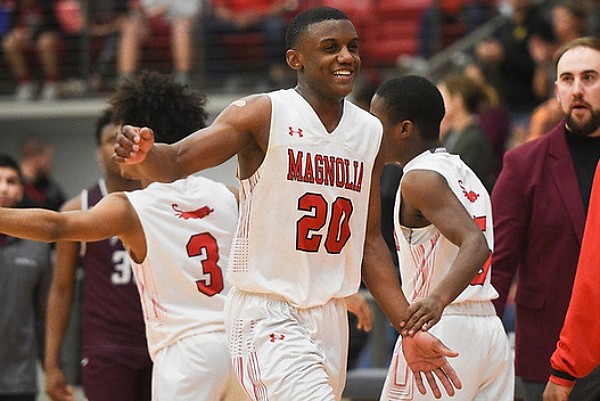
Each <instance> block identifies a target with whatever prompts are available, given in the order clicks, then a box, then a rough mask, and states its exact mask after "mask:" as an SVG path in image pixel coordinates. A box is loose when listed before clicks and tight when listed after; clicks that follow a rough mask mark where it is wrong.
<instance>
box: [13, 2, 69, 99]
mask: <svg viewBox="0 0 600 401" xmlns="http://www.w3.org/2000/svg"><path fill="white" fill-rule="evenodd" d="M14 4H15V8H14V10H13V12H12V15H11V19H10V24H9V31H8V33H7V34H6V35H5V36H4V37H3V39H2V49H3V50H4V54H5V57H6V60H7V62H8V65H9V67H10V68H11V70H12V73H13V74H14V75H15V77H16V78H17V81H18V84H17V90H16V93H15V98H16V100H19V101H28V100H32V99H33V98H34V97H35V96H36V92H37V88H36V86H35V85H34V83H33V80H32V73H31V72H30V67H29V66H28V63H27V52H28V51H30V50H32V49H33V50H35V52H36V55H37V58H38V59H39V62H40V64H41V67H42V72H43V79H44V85H43V87H42V92H41V98H42V99H43V100H53V99H56V98H57V97H58V54H57V52H58V46H59V43H60V30H59V27H58V22H57V20H56V16H55V14H54V9H53V1H52V0H19V1H16V2H15V3H14Z"/></svg>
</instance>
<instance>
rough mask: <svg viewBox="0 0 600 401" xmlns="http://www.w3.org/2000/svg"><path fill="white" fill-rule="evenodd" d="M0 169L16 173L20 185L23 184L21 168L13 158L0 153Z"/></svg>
mask: <svg viewBox="0 0 600 401" xmlns="http://www.w3.org/2000/svg"><path fill="white" fill-rule="evenodd" d="M0 167H2V168H10V169H13V170H15V171H16V172H17V175H18V176H19V181H21V184H22V183H23V174H22V173H21V167H19V163H17V161H16V160H15V158H14V157H12V156H10V155H8V154H6V153H0Z"/></svg>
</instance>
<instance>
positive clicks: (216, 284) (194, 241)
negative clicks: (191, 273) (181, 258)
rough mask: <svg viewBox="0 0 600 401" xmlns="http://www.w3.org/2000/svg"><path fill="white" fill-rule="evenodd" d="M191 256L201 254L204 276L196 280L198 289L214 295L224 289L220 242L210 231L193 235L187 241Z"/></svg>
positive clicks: (210, 295)
mask: <svg viewBox="0 0 600 401" xmlns="http://www.w3.org/2000/svg"><path fill="white" fill-rule="evenodd" d="M186 248H187V254H188V256H189V257H190V258H192V257H196V256H200V257H201V262H200V263H201V264H202V278H201V279H199V280H196V286H197V287H198V291H200V292H201V293H203V294H205V295H208V296H209V297H212V296H213V295H215V294H218V293H220V292H221V291H223V272H222V271H221V268H220V267H219V265H218V262H219V244H217V240H216V239H215V237H213V236H212V235H211V234H210V233H202V234H196V235H193V236H192V237H191V238H190V240H189V241H188V243H187V247H186Z"/></svg>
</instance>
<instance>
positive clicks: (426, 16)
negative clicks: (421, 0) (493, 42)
mask: <svg viewBox="0 0 600 401" xmlns="http://www.w3.org/2000/svg"><path fill="white" fill-rule="evenodd" d="M495 13H496V7H494V1H493V0H475V1H466V0H454V1H444V0H435V1H432V2H431V5H430V6H429V7H428V8H427V9H426V10H425V12H424V13H423V15H422V17H421V22H420V29H419V56H420V57H422V58H424V59H429V58H430V57H432V56H434V55H435V53H436V52H438V51H440V50H442V48H443V47H445V46H447V45H449V44H451V43H450V42H451V41H453V40H455V39H458V38H459V37H460V36H462V35H463V34H468V33H470V32H472V31H473V30H475V29H476V28H478V27H479V26H480V25H482V24H483V23H485V22H486V21H488V20H489V19H490V18H491V17H492V16H493V15H494V14H495Z"/></svg>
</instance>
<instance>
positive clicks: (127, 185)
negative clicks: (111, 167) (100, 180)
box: [104, 174, 140, 193]
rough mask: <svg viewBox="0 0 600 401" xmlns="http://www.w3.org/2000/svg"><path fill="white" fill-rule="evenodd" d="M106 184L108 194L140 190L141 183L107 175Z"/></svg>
mask: <svg viewBox="0 0 600 401" xmlns="http://www.w3.org/2000/svg"><path fill="white" fill-rule="evenodd" d="M104 182H105V183H106V190H107V191H108V193H112V192H117V191H133V190H136V189H139V188H140V182H139V181H135V180H126V179H124V178H122V177H121V176H120V175H119V176H114V175H110V174H107V175H106V177H104Z"/></svg>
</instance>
